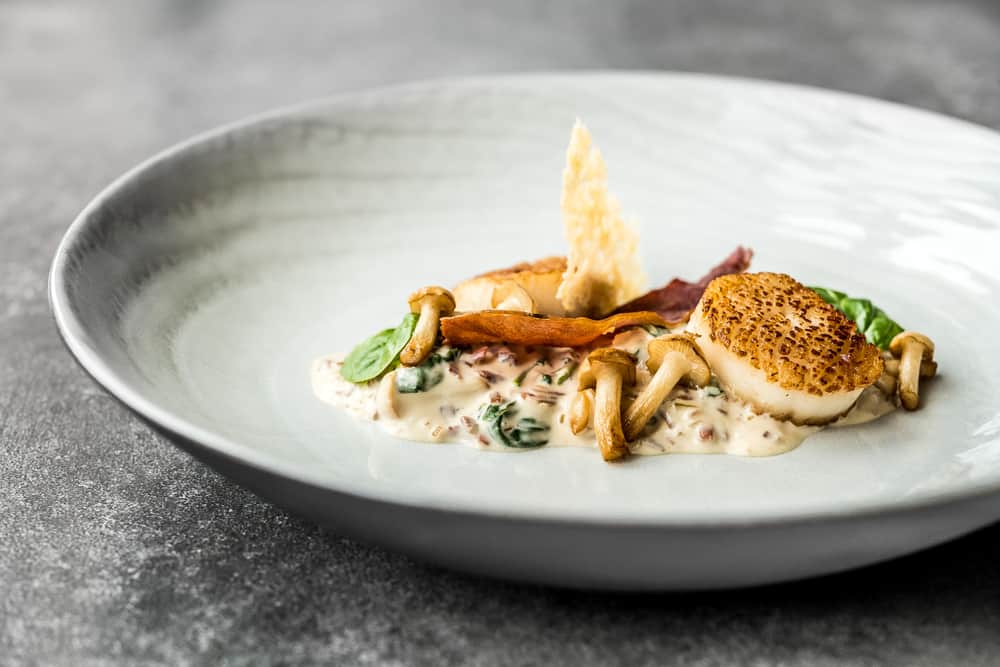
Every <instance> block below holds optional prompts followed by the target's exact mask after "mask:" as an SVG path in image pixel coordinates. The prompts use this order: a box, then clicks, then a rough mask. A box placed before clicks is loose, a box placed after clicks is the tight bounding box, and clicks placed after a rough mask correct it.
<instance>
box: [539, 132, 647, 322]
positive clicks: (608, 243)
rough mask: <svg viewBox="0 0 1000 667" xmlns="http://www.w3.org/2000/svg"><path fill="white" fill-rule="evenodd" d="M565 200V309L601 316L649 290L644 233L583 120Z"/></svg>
mask: <svg viewBox="0 0 1000 667" xmlns="http://www.w3.org/2000/svg"><path fill="white" fill-rule="evenodd" d="M561 206H562V216H563V226H564V228H565V233H566V240H567V241H568V242H569V254H568V256H567V265H566V271H565V272H564V273H563V276H562V282H561V283H560V285H559V289H558V291H557V292H556V297H557V298H558V299H559V302H560V303H562V305H563V307H564V308H565V309H566V312H567V313H568V314H570V315H576V316H588V317H601V316H603V315H605V314H607V313H609V312H611V311H612V310H614V308H615V307H616V306H618V305H619V304H622V303H625V302H626V301H629V300H631V299H634V298H635V297H637V296H639V295H640V294H641V293H642V292H644V291H645V287H646V274H645V272H644V271H643V270H642V264H641V263H640V261H639V254H638V245H639V235H638V233H637V232H636V230H635V229H634V227H633V226H632V225H630V224H628V223H626V222H625V221H624V220H623V219H622V217H621V212H620V210H619V207H618V201H617V200H616V199H615V198H614V196H613V195H611V194H610V193H609V192H608V177H607V167H606V166H605V165H604V159H603V158H602V157H601V152H600V150H599V149H597V148H596V147H594V146H593V145H592V142H591V138H590V132H588V131H587V128H586V127H584V125H583V123H581V122H580V121H579V120H577V121H576V124H575V125H574V126H573V132H572V135H571V136H570V142H569V148H568V149H567V151H566V168H565V169H564V170H563V187H562V200H561Z"/></svg>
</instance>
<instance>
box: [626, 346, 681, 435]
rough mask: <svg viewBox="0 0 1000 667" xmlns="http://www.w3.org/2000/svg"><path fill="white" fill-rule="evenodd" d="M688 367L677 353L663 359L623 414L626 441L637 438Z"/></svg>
mask: <svg viewBox="0 0 1000 667" xmlns="http://www.w3.org/2000/svg"><path fill="white" fill-rule="evenodd" d="M690 366H691V364H690V363H689V362H688V361H687V360H686V359H685V358H684V357H683V356H682V355H680V354H677V353H670V354H668V355H667V356H666V357H665V358H664V359H663V364H662V365H661V366H660V367H659V369H657V371H656V373H654V374H653V379H651V380H650V381H649V384H648V385H646V388H645V389H643V390H642V393H640V394H639V395H638V396H637V397H636V399H635V400H634V401H632V405H630V406H628V410H627V411H626V412H625V419H624V420H623V422H624V423H623V430H624V432H625V439H626V440H628V441H629V442H632V441H633V440H635V439H636V438H638V437H639V434H640V433H642V429H644V428H646V424H647V423H649V420H650V419H651V418H652V417H653V415H654V414H656V410H657V408H659V407H660V405H662V404H663V401H665V400H666V398H667V395H668V394H670V390H671V389H673V388H674V387H675V386H676V385H677V383H678V382H679V381H680V379H681V378H682V377H683V376H684V374H685V373H686V372H687V371H688V369H689V368H690Z"/></svg>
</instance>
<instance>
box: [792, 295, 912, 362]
mask: <svg viewBox="0 0 1000 667" xmlns="http://www.w3.org/2000/svg"><path fill="white" fill-rule="evenodd" d="M809 289H811V290H812V291H814V292H816V294H819V295H820V297H822V299H823V300H824V301H826V302H827V303H828V304H830V305H831V306H833V307H834V308H836V309H837V310H839V311H840V312H842V313H843V314H844V315H846V316H847V318H848V319H850V320H853V321H854V323H855V324H857V325H858V331H860V332H861V333H862V334H864V337H865V339H866V340H867V341H868V342H869V343H871V344H872V345H874V346H875V347H878V348H880V349H883V350H886V349H888V348H889V343H890V342H891V341H892V339H893V338H895V337H896V335H897V334H900V333H902V332H903V327H901V326H900V325H899V324H897V323H896V322H895V321H894V320H893V319H892V318H890V317H889V316H888V315H886V314H885V311H883V310H882V309H881V308H878V307H877V306H875V305H874V304H873V303H872V302H871V301H869V300H868V299H855V298H852V297H849V296H847V295H846V294H844V293H843V292H838V291H836V290H832V289H827V288H825V287H810V288H809Z"/></svg>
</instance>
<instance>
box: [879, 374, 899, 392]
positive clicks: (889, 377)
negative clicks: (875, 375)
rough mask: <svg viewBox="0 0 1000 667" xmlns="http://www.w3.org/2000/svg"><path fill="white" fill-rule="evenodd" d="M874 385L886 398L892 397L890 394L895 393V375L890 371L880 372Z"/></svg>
mask: <svg viewBox="0 0 1000 667" xmlns="http://www.w3.org/2000/svg"><path fill="white" fill-rule="evenodd" d="M875 386H876V387H878V388H879V391H881V392H882V393H883V394H885V396H886V397H887V398H892V395H893V394H895V393H896V376H895V375H893V374H892V373H882V375H881V376H880V377H879V379H878V380H876V381H875Z"/></svg>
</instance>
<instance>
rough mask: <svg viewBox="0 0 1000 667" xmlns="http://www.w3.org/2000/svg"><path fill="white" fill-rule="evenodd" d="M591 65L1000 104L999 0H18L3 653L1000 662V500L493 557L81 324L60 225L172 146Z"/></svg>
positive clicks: (10, 52) (0, 477)
mask: <svg viewBox="0 0 1000 667" xmlns="http://www.w3.org/2000/svg"><path fill="white" fill-rule="evenodd" d="M572 68H666V69H679V70H697V71H707V72H720V73H726V74H736V75H748V76H757V77H765V78H774V79H780V80H785V81H796V82H802V83H810V84H816V85H821V86H827V87H832V88H839V89H843V90H849V91H852V92H857V93H864V94H868V95H874V96H877V97H883V98H886V99H890V100H896V101H901V102H905V103H909V104H913V105H917V106H921V107H925V108H929V109H935V110H938V111H942V112H944V113H948V114H953V115H956V116H959V117H962V118H966V119H969V120H972V121H976V122H979V123H982V124H985V125H989V126H992V127H994V128H1000V3H998V2H993V1H991V0H981V1H980V2H950V1H948V0H924V1H912V2H908V1H904V0H895V1H887V2H872V1H865V0H837V1H836V2H831V1H827V0H810V1H808V2H803V1H801V0H758V1H751V0H711V1H706V0H688V1H686V2H671V3H666V2H664V3H658V2H651V1H649V2H605V1H594V2H550V3H538V2H531V1H524V2H507V3H499V2H497V3H491V4H489V5H487V4H485V3H482V4H476V5H473V4H472V3H467V2H460V1H458V0H455V1H454V2H439V1H435V2H416V1H414V2H363V1H358V2H351V3H347V2H319V1H317V2H311V3H280V2H266V3H265V2H261V3H251V2H238V1H236V0H233V1H231V2H222V1H209V0H173V1H170V0H163V1H149V2H147V1H141V0H120V1H111V0H94V1H93V2H89V3H88V2H68V1H52V2H48V1H44V0H22V1H17V0H14V1H10V0H8V1H6V2H0V137H2V138H0V664H5V665H6V664H12V665H14V664H40V665H80V664H93V665H101V664H128V665H158V664H218V663H220V662H224V663H228V664H374V665H446V664H473V665H513V664H525V665H550V664H566V665H580V664H596V665H608V664H616V663H620V664H629V665H643V664H665V665H726V664H748V665H792V664H812V665H877V664H899V665H950V664H969V665H978V664H982V665H986V664H993V665H997V664H1000V527H993V528H990V529H987V530H983V531H981V532H979V533H977V534H975V535H972V536H970V537H968V538H965V539H962V540H959V541H957V542H955V543H952V544H949V545H947V546H944V547H940V548H937V549H934V550H931V551H929V552H926V553H922V554H919V555H916V556H913V557H910V558H906V559H903V560H900V561H896V562H894V563H890V564H887V565H882V566H878V567H874V568H869V569H867V570H863V571H860V572H855V573H851V574H846V575H840V576H836V577H831V578H827V579H823V580H817V581H811V582H805V583H799V584H793V585H785V586H780V587H772V588H766V589H759V590H750V591H741V592H735V593H714V594H711V595H656V596H617V595H603V594H601V595H598V594H588V593H579V592H566V591H558V590H545V589H537V588H524V587H520V586H515V585H509V584H503V583H496V582H492V581H483V580H477V579H473V578H469V577H465V576H461V575H457V574H453V573H449V572H443V571H440V570H437V569H434V568H431V567H428V566H425V565H422V564H420V563H416V562H413V561H411V560H409V559H408V558H405V557H402V556H398V555H396V554H392V553H386V552H384V551H382V550H380V549H377V548H373V547H369V546H366V545H363V544H358V543H356V542H353V541H351V540H347V539H344V538H341V537H338V536H337V535H333V534H329V533H327V532H325V531H323V530H321V529H318V528H316V527H315V526H313V525H311V524H309V523H306V522H304V521H301V520H299V519H297V518H295V517H292V516H289V515H287V514H285V513H283V512H281V511H279V510H276V509H274V508H273V507H270V506H269V505H267V504H265V503H263V502H262V501H260V500H258V499H257V498H256V497H254V496H253V495H251V494H250V493H248V492H246V491H244V490H242V489H241V488H239V487H237V486H235V485H234V484H232V483H230V482H228V481H227V480H225V479H223V478H221V477H219V476H218V475H216V474H214V473H212V472H210V471H209V470H207V469H206V468H204V467H202V466H201V465H199V464H198V463H196V462H194V461H193V460H192V459H190V458H188V457H187V456H186V455H185V454H182V453H181V452H180V451H178V450H176V449H174V447H172V446H171V445H170V444H169V443H168V442H166V441H164V440H162V439H160V438H159V437H157V436H155V435H154V434H153V433H151V432H150V431H149V430H148V429H147V428H145V427H143V426H142V425H140V424H139V423H138V422H137V421H136V420H135V419H133V418H132V417H131V416H129V415H128V414H126V412H125V411H124V410H123V409H122V408H121V407H119V406H118V405H117V404H116V403H115V402H114V401H113V400H112V399H110V398H109V397H108V396H106V395H105V394H104V393H103V392H102V391H100V390H99V389H97V388H96V387H95V386H94V385H93V384H92V383H91V382H90V381H89V380H88V379H87V378H86V377H85V376H84V374H83V373H82V372H81V371H80V370H79V369H78V368H77V367H76V366H75V364H74V363H73V361H72V360H71V359H70V358H69V356H68V355H67V353H66V352H65V351H64V350H63V347H62V345H61V344H60V342H59V340H58V337H57V335H56V332H55V329H54V326H53V325H52V322H51V321H50V318H49V314H48V307H47V304H46V299H45V280H46V271H47V269H48V264H49V261H50V259H51V256H52V253H53V251H54V249H55V246H56V243H57V242H58V240H59V238H60V235H61V234H62V232H63V230H64V229H65V228H66V226H67V225H68V224H69V222H70V221H71V220H72V218H73V216H74V215H75V214H76V213H77V212H78V211H79V210H80V209H81V208H82V207H83V205H84V204H85V203H86V202H87V200H88V199H89V198H90V197H91V196H92V195H93V194H94V193H96V192H97V191H98V190H99V189H100V188H101V187H103V186H104V185H105V184H106V183H107V182H108V181H110V180H111V179H112V178H114V177H115V176H117V175H118V174H119V173H121V172H122V171H124V170H125V169H127V168H128V167H130V166H132V165H133V164H134V163H136V162H138V161H139V160H141V159H143V158H144V157H146V156H147V155H149V154H151V153H153V152H154V151H157V150H159V149H161V148H163V147H165V146H167V145H169V144H172V143H174V142H176V141H178V140H180V139H183V138H184V137H186V136H188V135H190V134H192V133H194V132H198V131H200V130H204V129H207V128H210V127H212V126H214V125H217V124H220V123H223V122H226V121H229V120H233V119H236V118H240V117H242V116H244V115H247V114H250V113H253V112H256V111H260V110H263V109H267V108H270V107H275V106H279V105H284V104H287V103H292V102H296V101H299V100H302V99H307V98H312V97H317V96H322V95H325V94H328V93H331V92H335V91H341V90H346V89H351V88H357V87H361V86H368V85H374V84H382V83H387V82H395V81H403V80H408V79H416V78H427V77H435V76H444V75H454V74H469V73H481V72H497V71H504V72H505V71H512V70H538V69H572Z"/></svg>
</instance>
